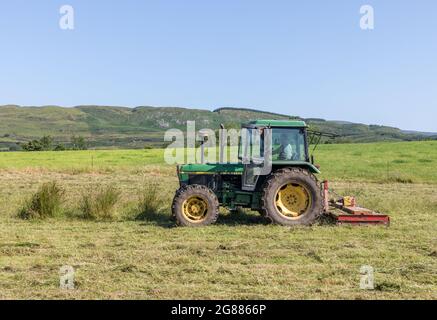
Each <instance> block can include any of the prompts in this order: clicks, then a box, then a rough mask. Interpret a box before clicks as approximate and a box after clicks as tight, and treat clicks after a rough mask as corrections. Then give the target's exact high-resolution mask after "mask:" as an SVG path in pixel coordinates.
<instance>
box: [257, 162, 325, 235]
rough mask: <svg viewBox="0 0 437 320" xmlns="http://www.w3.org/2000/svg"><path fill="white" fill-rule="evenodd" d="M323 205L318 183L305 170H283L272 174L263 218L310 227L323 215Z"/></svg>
mask: <svg viewBox="0 0 437 320" xmlns="http://www.w3.org/2000/svg"><path fill="white" fill-rule="evenodd" d="M322 202H323V196H322V192H321V189H320V187H319V185H318V183H317V179H316V178H315V177H314V175H313V174H311V173H310V172H309V171H308V170H305V169H302V168H283V169H280V170H278V171H276V172H274V173H272V174H271V175H270V177H269V178H268V179H267V180H266V182H265V184H264V187H263V196H262V199H261V204H262V212H263V215H265V216H266V217H267V218H269V219H270V220H271V221H272V222H274V223H277V224H281V225H286V226H294V225H311V224H312V223H314V222H315V221H316V219H317V217H318V216H319V215H320V214H321V213H322V211H323V210H322V208H323V203H322Z"/></svg>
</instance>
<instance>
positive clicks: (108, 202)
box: [80, 186, 120, 220]
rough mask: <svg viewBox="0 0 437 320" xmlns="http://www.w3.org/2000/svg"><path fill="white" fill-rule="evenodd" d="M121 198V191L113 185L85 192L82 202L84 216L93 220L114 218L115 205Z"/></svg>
mask: <svg viewBox="0 0 437 320" xmlns="http://www.w3.org/2000/svg"><path fill="white" fill-rule="evenodd" d="M119 199H120V192H119V191H118V190H117V189H116V188H115V187H113V186H108V187H102V188H100V190H97V191H93V190H89V192H87V193H84V194H83V195H82V199H81V202H80V211H81V212H82V214H83V217H84V218H86V219H91V220H112V219H114V218H115V205H116V204H117V202H118V200H119Z"/></svg>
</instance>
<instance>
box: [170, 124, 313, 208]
mask: <svg viewBox="0 0 437 320" xmlns="http://www.w3.org/2000/svg"><path fill="white" fill-rule="evenodd" d="M244 126H253V127H256V128H266V127H272V128H275V127H277V128H302V129H306V128H307V126H306V124H305V122H303V121H285V120H257V121H252V122H249V123H248V124H246V125H244ZM306 147H307V146H306ZM284 167H300V168H304V169H306V170H308V171H310V172H311V173H313V174H318V173H320V171H319V170H318V169H317V168H316V167H315V166H314V165H313V164H312V163H311V162H309V161H291V160H289V161H288V160H287V161H284V160H277V161H273V162H272V172H274V171H276V170H278V169H280V168H284ZM245 168H246V165H245V164H243V163H206V164H184V165H179V166H178V167H177V169H178V177H179V182H180V184H181V186H184V185H190V184H204V185H207V186H208V187H210V188H211V189H212V190H213V191H214V192H215V193H216V195H217V198H218V200H219V202H220V204H221V205H223V206H226V207H229V208H235V207H236V206H241V207H246V208H251V209H253V210H259V209H260V207H261V203H260V202H261V197H262V190H261V185H262V183H263V181H264V180H265V178H266V176H260V177H259V179H258V182H257V187H256V189H255V190H254V191H244V190H242V187H241V185H242V180H243V177H244V173H245Z"/></svg>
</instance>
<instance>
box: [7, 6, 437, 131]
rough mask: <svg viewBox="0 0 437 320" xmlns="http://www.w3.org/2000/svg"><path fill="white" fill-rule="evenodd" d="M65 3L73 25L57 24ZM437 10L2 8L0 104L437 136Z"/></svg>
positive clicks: (343, 7) (281, 7)
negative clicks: (325, 124)
mask: <svg viewBox="0 0 437 320" xmlns="http://www.w3.org/2000/svg"><path fill="white" fill-rule="evenodd" d="M63 4H70V5H72V6H73V7H74V9H75V30H73V31H65V30H61V29H60V28H59V24H58V23H59V18H60V14H59V8H60V7H61V5H63ZM363 4H371V5H372V6H373V7H374V10H375V29H374V30H372V31H363V30H361V29H360V28H359V20H360V13H359V9H360V6H361V5H363ZM436 12H437V1H435V0H417V1H412V0H405V1H396V0H383V1H382V0H379V1H377V0H374V1H370V0H369V1H367V0H361V1H356V0H343V1H341V0H337V1H335V0H332V1H323V0H319V1H291V0H284V1H275V0H272V1H267V0H265V1H256V0H247V1H243V0H232V1H231V0H215V1H212V0H211V1H209V0H198V1H194V0H183V1H181V0H173V1H165V0H161V1H158V0H156V1H147V0H144V1H139V0H138V1H133V0H128V1H97V0H94V1H89V0H88V1H79V0H65V1H43V0H40V1H36V0H33V1H29V0H26V1H23V0H18V1H17V0H15V1H6V0H5V1H1V3H0V41H1V42H0V52H1V53H0V70H1V77H0V104H9V103H10V104H21V105H48V104H56V105H62V106H74V105H79V104H99V105H124V106H132V107H135V106H139V105H154V106H182V107H193V108H203V109H214V108H217V107H223V106H234V107H250V108H259V109H262V110H269V111H275V112H281V113H287V114H293V115H300V116H304V117H323V118H327V119H341V120H350V121H355V122H363V123H369V124H385V125H393V126H397V127H401V128H403V129H415V130H424V131H434V132H437V18H436Z"/></svg>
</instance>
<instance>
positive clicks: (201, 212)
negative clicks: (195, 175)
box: [172, 184, 219, 227]
mask: <svg viewBox="0 0 437 320" xmlns="http://www.w3.org/2000/svg"><path fill="white" fill-rule="evenodd" d="M172 213H173V217H174V218H175V219H176V221H177V223H178V224H179V225H181V226H187V227H199V226H206V225H208V224H212V223H214V222H216V221H217V217H218V214H219V202H218V199H217V196H216V195H215V194H214V192H213V191H212V190H211V189H209V188H208V187H205V186H202V185H196V184H194V185H190V186H184V187H182V188H180V189H179V190H178V191H176V194H175V196H174V199H173V204H172Z"/></svg>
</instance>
